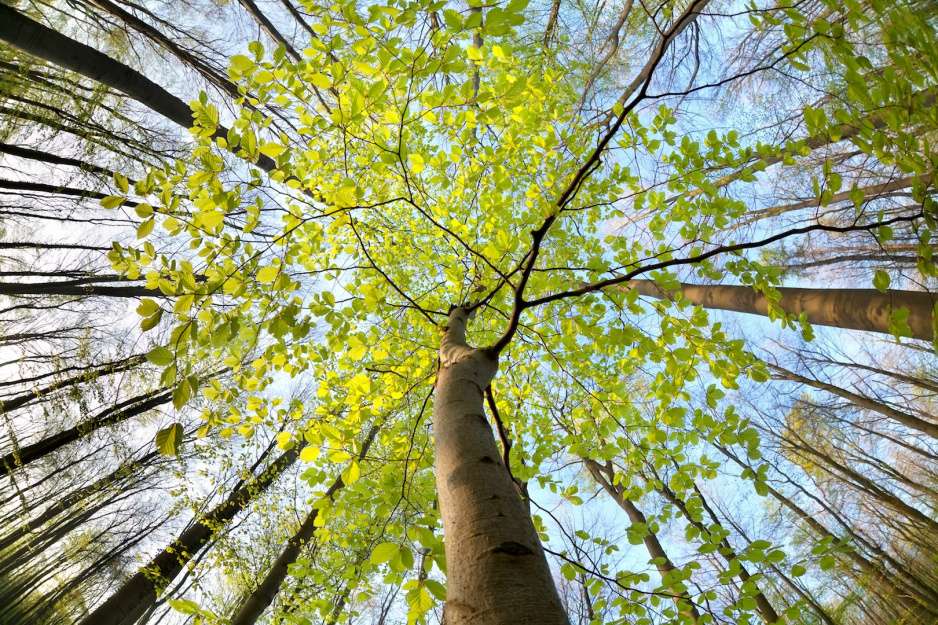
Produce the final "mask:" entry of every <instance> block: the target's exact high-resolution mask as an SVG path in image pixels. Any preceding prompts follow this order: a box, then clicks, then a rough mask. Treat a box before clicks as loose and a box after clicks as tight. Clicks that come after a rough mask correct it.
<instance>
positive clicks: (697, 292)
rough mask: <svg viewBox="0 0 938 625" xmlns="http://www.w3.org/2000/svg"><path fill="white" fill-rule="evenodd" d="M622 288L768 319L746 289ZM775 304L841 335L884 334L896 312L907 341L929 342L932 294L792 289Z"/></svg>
mask: <svg viewBox="0 0 938 625" xmlns="http://www.w3.org/2000/svg"><path fill="white" fill-rule="evenodd" d="M622 288H624V289H626V290H628V289H635V290H636V291H638V292H639V293H640V294H641V295H645V296H647V297H654V298H657V299H672V300H673V299H674V297H675V295H676V294H677V291H678V290H679V291H680V292H681V295H682V296H683V298H684V299H687V300H690V302H691V303H692V304H694V305H696V306H702V307H704V308H715V309H717V310H729V311H733V312H741V313H748V314H750V315H762V316H763V317H765V316H768V306H769V304H768V300H766V298H765V295H763V294H762V293H759V292H758V291H755V290H754V289H753V288H752V287H748V286H728V285H719V284H714V285H704V284H684V283H682V284H681V288H680V289H677V290H671V291H665V290H662V289H661V288H659V287H658V286H657V285H656V284H655V283H654V282H653V281H651V280H632V281H631V282H629V283H628V285H626V286H623V287H622ZM778 292H779V293H781V294H782V299H781V301H780V302H779V306H781V307H782V308H783V309H784V310H785V312H786V313H789V314H796V315H798V314H801V313H807V316H808V321H809V322H811V323H812V324H814V325H819V326H833V327H836V328H844V329H847V330H866V331H867V332H882V333H884V334H890V332H889V313H890V311H891V310H892V311H895V310H898V309H899V308H907V309H908V310H909V318H908V319H907V320H906V323H908V324H909V327H910V328H911V329H912V338H916V339H922V340H925V341H931V340H932V339H933V338H934V336H935V333H934V331H933V330H932V315H933V311H934V306H935V303H936V302H938V294H934V293H928V292H925V291H894V290H889V291H886V292H885V293H882V292H880V291H877V290H876V289H795V288H789V287H779V288H778Z"/></svg>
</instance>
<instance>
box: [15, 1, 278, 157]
mask: <svg viewBox="0 0 938 625" xmlns="http://www.w3.org/2000/svg"><path fill="white" fill-rule="evenodd" d="M0 41H2V42H3V43H6V44H8V45H10V46H13V47H14V48H17V49H19V50H22V51H23V52H26V53H28V54H31V55H33V56H35V57H38V58H40V59H42V60H44V61H48V62H49V63H52V64H53V65H58V66H59V67H63V68H65V69H68V70H71V71H73V72H75V73H77V74H81V75H82V76H85V77H86V78H90V79H91V80H94V81H96V82H100V83H102V84H104V85H107V86H108V87H111V88H112V89H115V90H117V91H120V92H121V93H124V94H126V95H128V96H129V97H131V98H133V99H134V100H136V101H138V102H140V103H141V104H143V105H144V106H146V107H148V108H150V109H151V110H153V111H154V112H156V113H159V114H160V115H162V116H163V117H165V118H167V119H169V120H170V121H172V122H174V123H176V124H178V125H179V126H181V127H183V128H187V129H188V128H191V127H192V124H193V120H192V110H191V109H190V108H189V105H188V104H186V103H185V102H183V101H182V100H181V99H180V98H177V97H176V96H174V95H173V94H171V93H170V92H168V91H167V90H166V89H164V88H163V87H161V86H159V85H158V84H156V83H155V82H153V81H152V80H150V79H149V78H147V77H146V76H144V75H143V74H141V73H140V72H138V71H136V70H134V69H133V68H131V67H128V66H127V65H124V64H123V63H120V62H118V61H115V60H114V59H112V58H111V57H109V56H108V55H106V54H104V53H102V52H99V51H98V50H95V49H94V48H92V47H91V46H86V45H85V44H83V43H79V42H77V41H75V40H73V39H70V38H69V37H66V36H65V35H63V34H62V33H60V32H57V31H55V30H53V29H51V28H48V27H46V26H43V25H42V24H40V23H39V22H36V21H34V20H31V19H29V18H28V17H26V16H25V15H23V14H22V13H20V12H19V11H17V10H15V9H13V8H12V7H9V6H7V5H5V4H0ZM227 135H228V129H227V128H225V127H224V126H218V128H217V130H216V131H215V135H214V136H216V137H226V136H227ZM255 165H257V166H258V167H260V168H261V169H263V170H265V171H273V170H274V169H276V167H277V163H276V162H275V161H274V160H273V159H272V158H270V157H269V156H266V155H263V154H262V155H260V156H258V157H257V160H256V161H255Z"/></svg>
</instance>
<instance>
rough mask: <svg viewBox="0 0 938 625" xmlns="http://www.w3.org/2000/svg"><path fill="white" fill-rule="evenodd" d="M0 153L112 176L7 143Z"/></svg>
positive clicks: (78, 162)
mask: <svg viewBox="0 0 938 625" xmlns="http://www.w3.org/2000/svg"><path fill="white" fill-rule="evenodd" d="M0 152H2V153H4V154H10V155H11V156H16V157H17V158H26V159H29V160H31V161H39V162H41V163H50V164H52V165H68V166H69V167H77V168H78V169H80V170H82V171H87V172H91V173H94V174H102V175H105V176H113V175H114V172H113V171H111V170H110V169H106V168H104V167H98V166H97V165H92V164H91V163H86V162H85V161H81V160H78V159H76V158H68V157H65V156H59V155H57V154H50V153H49V152H44V151H40V150H32V149H30V148H25V147H23V146H19V145H11V144H9V143H2V142H0ZM131 184H132V183H131ZM95 249H97V248H95Z"/></svg>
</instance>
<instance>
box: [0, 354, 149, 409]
mask: <svg viewBox="0 0 938 625" xmlns="http://www.w3.org/2000/svg"><path fill="white" fill-rule="evenodd" d="M143 360H144V356H134V357H132V358H127V359H125V360H123V361H122V362H118V363H109V364H108V365H106V366H105V367H102V368H100V369H98V370H97V371H94V370H92V371H86V372H84V373H81V374H79V375H76V376H72V377H70V378H66V379H64V380H59V381H58V382H53V383H52V384H49V385H47V386H45V387H44V388H40V389H36V390H34V391H30V392H28V393H23V394H22V395H19V396H18V397H13V398H11V399H7V400H4V401H0V413H4V412H11V411H13V410H16V409H17V408H22V407H23V406H25V405H27V404H29V403H30V402H32V401H35V400H38V399H42V398H44V397H46V396H48V395H49V394H50V393H53V392H55V391H58V390H60V389H63V388H68V387H69V386H77V385H79V384H83V383H85V382H89V381H91V380H96V379H98V378H99V377H102V376H105V375H112V374H115V373H120V372H122V371H127V370H128V369H132V368H134V367H136V366H137V365H138V364H140V363H142V362H143Z"/></svg>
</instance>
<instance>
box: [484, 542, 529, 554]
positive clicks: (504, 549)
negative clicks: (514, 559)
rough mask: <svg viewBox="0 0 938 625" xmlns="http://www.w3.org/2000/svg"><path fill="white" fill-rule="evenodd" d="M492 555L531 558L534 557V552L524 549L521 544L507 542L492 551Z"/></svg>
mask: <svg viewBox="0 0 938 625" xmlns="http://www.w3.org/2000/svg"><path fill="white" fill-rule="evenodd" d="M492 553H504V554H507V555H509V556H531V555H534V552H533V551H531V549H529V548H528V547H525V546H524V545H522V544H521V543H516V542H514V541H508V542H505V543H502V544H500V545H499V546H498V547H495V548H494V549H492Z"/></svg>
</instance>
